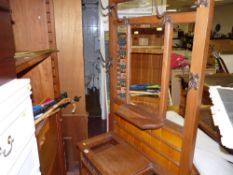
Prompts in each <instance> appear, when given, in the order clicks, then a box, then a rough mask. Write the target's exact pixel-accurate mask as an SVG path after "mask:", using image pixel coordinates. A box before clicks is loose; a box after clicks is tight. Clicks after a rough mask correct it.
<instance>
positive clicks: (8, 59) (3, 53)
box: [0, 0, 16, 85]
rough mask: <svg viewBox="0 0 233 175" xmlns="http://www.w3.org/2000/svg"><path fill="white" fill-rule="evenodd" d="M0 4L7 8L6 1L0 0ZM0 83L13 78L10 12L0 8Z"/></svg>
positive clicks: (14, 74) (12, 42)
mask: <svg viewBox="0 0 233 175" xmlns="http://www.w3.org/2000/svg"><path fill="white" fill-rule="evenodd" d="M0 2H1V3H0V5H1V6H2V7H4V8H7V7H8V6H9V5H8V3H7V2H6V1H3V0H1V1H0ZM0 31H1V32H0V85H2V84H4V83H6V82H7V81H9V80H11V79H13V78H15V76H16V73H15V66H14V58H13V56H14V41H13V31H12V26H11V18H10V13H9V12H6V11H1V9H0Z"/></svg>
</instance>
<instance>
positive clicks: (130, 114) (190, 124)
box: [79, 0, 214, 175]
mask: <svg viewBox="0 0 233 175" xmlns="http://www.w3.org/2000/svg"><path fill="white" fill-rule="evenodd" d="M122 2H127V0H110V2H109V6H110V7H111V11H112V14H111V15H110V17H109V30H110V33H109V43H110V47H109V52H110V57H111V58H112V59H113V66H112V67H111V70H110V77H111V78H110V94H111V98H110V100H111V103H110V108H111V114H110V129H111V132H110V133H107V134H104V135H100V136H97V137H94V138H91V139H88V140H85V141H83V142H81V143H79V148H80V149H81V174H82V175H84V174H109V175H110V174H111V175H112V174H114V175H117V174H119V175H122V174H125V175H128V174H130V175H134V174H135V175H136V174H162V175H163V174H172V175H173V174H176V175H190V174H198V173H197V172H196V171H195V168H194V166H193V156H194V149H195V141H196V134H197V125H198V116H199V108H200V103H201V98H202V90H203V82H204V71H205V67H206V62H207V53H208V47H209V38H210V30H211V23H212V17H213V9H214V0H198V1H197V9H196V11H193V12H183V13H171V14H169V13H168V14H165V16H164V17H163V18H157V17H156V16H149V17H136V18H130V19H127V20H119V19H118V17H117V15H116V14H117V12H116V5H117V4H118V3H122ZM180 23H195V31H194V43H193V52H192V60H191V69H190V72H191V73H190V81H189V91H188V94H187V104H186V106H187V107H186V111H185V124H184V127H183V128H182V127H180V126H178V125H176V124H174V123H172V122H170V121H168V120H167V119H166V111H167V101H168V100H167V99H168V90H169V78H170V56H171V51H172V38H173V24H180ZM135 24H136V25H140V24H152V25H157V24H160V25H161V24H162V25H163V26H164V36H163V38H164V44H163V47H162V52H161V53H162V69H161V83H160V85H161V89H160V95H159V97H158V98H157V99H155V100H154V101H150V102H149V103H150V106H151V107H152V108H151V109H152V110H146V109H144V108H143V107H142V106H140V105H137V103H135V101H134V100H135V99H133V98H132V97H131V96H130V90H129V86H130V79H131V76H132V75H133V73H132V71H131V59H132V58H130V57H131V55H130V53H131V43H132V41H131V37H130V35H131V30H130V29H131V26H132V25H135ZM119 26H124V27H125V30H123V29H120V32H119ZM119 37H121V38H120V39H121V40H122V39H124V41H120V42H119ZM119 43H120V44H122V45H120V46H119ZM121 49H124V50H121ZM124 52H125V53H126V54H123V55H121V53H124ZM161 53H159V52H158V53H157V52H156V54H161ZM153 54H155V53H153ZM157 56H158V55H157ZM121 59H124V61H121ZM119 60H120V61H121V62H125V64H126V65H125V67H126V68H125V70H124V71H121V70H120V71H119ZM121 64H122V63H121ZM122 74H123V75H125V76H122ZM119 75H120V76H119ZM119 77H120V78H122V77H123V78H124V79H123V80H122V79H121V81H119ZM122 81H123V82H125V83H119V82H122Z"/></svg>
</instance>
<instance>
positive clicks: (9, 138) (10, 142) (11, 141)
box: [3, 136, 14, 157]
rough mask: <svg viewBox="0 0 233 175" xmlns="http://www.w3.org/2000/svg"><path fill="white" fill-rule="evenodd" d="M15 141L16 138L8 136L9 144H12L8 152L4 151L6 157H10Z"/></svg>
mask: <svg viewBox="0 0 233 175" xmlns="http://www.w3.org/2000/svg"><path fill="white" fill-rule="evenodd" d="M13 142H14V139H13V138H12V137H11V136H8V139H7V144H9V145H10V149H9V151H8V152H7V151H6V150H4V151H3V156H4V157H8V156H9V155H10V154H11V151H12V148H13Z"/></svg>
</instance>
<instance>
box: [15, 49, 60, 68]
mask: <svg viewBox="0 0 233 175" xmlns="http://www.w3.org/2000/svg"><path fill="white" fill-rule="evenodd" d="M54 52H57V50H54V49H47V50H39V51H33V52H17V53H16V54H15V56H14V58H15V65H16V73H20V72H22V71H24V70H26V69H29V68H31V67H33V66H35V65H37V64H38V63H40V62H41V61H43V60H45V59H46V58H48V57H49V56H50V55H51V54H52V53H54Z"/></svg>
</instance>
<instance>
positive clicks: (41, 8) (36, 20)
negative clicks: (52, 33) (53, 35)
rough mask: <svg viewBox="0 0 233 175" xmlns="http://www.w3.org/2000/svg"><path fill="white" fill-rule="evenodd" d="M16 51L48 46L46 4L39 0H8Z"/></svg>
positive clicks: (40, 48) (46, 47) (41, 48)
mask: <svg viewBox="0 0 233 175" xmlns="http://www.w3.org/2000/svg"><path fill="white" fill-rule="evenodd" d="M10 6H11V9H12V20H13V21H14V22H15V24H14V25H13V30H14V38H15V47H16V51H28V50H43V49H48V48H49V43H48V25H47V16H46V13H45V12H46V6H45V2H44V1H40V0H34V1H30V0H10Z"/></svg>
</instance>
